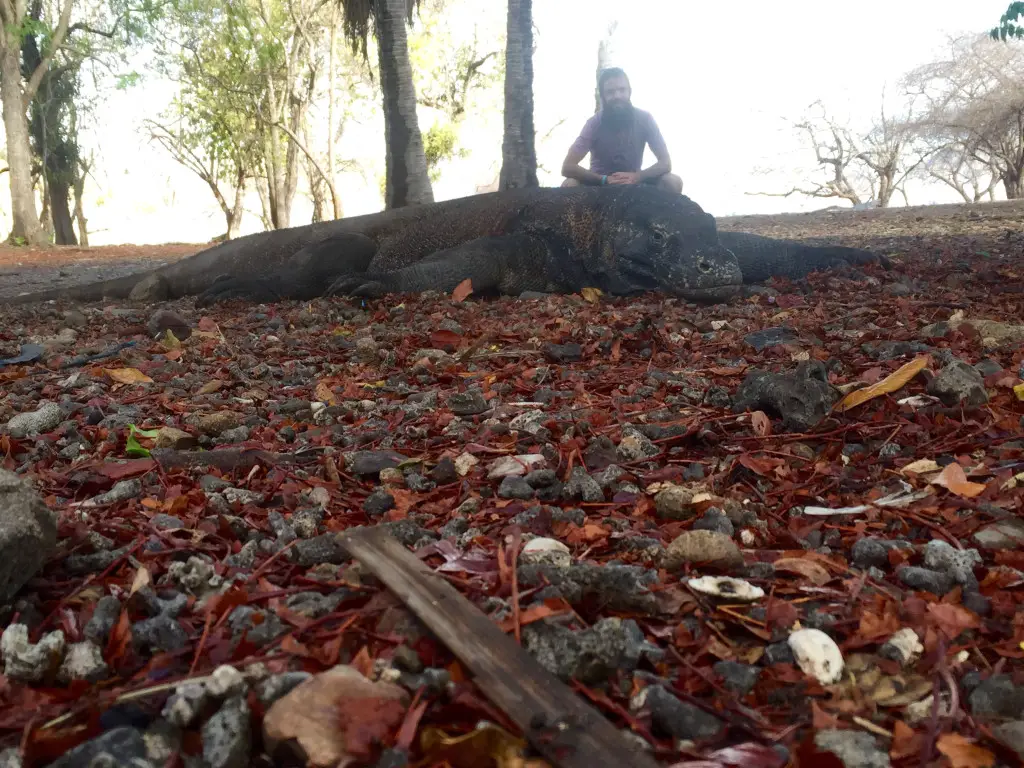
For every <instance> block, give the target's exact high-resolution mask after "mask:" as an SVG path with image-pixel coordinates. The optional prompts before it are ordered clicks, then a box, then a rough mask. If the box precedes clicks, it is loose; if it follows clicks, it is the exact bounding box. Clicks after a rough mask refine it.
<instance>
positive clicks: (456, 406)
mask: <svg viewBox="0 0 1024 768" xmlns="http://www.w3.org/2000/svg"><path fill="white" fill-rule="evenodd" d="M447 404H448V408H449V409H450V410H451V412H452V413H454V414H455V415H456V416H476V415H478V414H481V413H484V412H485V411H489V410H490V409H491V406H490V405H489V404H488V402H487V401H486V400H485V399H484V396H483V395H482V394H480V392H479V391H477V390H473V391H470V392H456V393H455V394H453V395H451V396H450V397H449V398H448V400H447Z"/></svg>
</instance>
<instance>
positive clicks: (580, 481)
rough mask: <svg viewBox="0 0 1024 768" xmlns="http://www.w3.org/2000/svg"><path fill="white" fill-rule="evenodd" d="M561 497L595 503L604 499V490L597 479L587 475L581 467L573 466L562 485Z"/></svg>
mask: <svg viewBox="0 0 1024 768" xmlns="http://www.w3.org/2000/svg"><path fill="white" fill-rule="evenodd" d="M562 498H564V499H566V500H569V501H576V500H580V501H583V502H584V503H587V504H596V503H600V502H602V501H604V491H603V490H601V486H600V485H598V482H597V480H595V479H594V478H592V477H591V476H590V475H588V474H587V471H586V470H585V469H583V467H573V468H572V472H571V473H570V474H569V479H568V480H567V481H566V483H565V485H564V486H563V487H562Z"/></svg>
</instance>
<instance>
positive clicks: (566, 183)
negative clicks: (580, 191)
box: [562, 179, 580, 187]
mask: <svg viewBox="0 0 1024 768" xmlns="http://www.w3.org/2000/svg"><path fill="white" fill-rule="evenodd" d="M579 185H580V183H579V182H578V181H577V180H576V179H562V186H563V187H578V186H579Z"/></svg>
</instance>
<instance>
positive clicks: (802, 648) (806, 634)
mask: <svg viewBox="0 0 1024 768" xmlns="http://www.w3.org/2000/svg"><path fill="white" fill-rule="evenodd" d="M789 647H790V649H792V651H793V656H795V657H796V663H797V665H798V666H799V667H800V669H801V670H802V671H803V673H804V674H805V675H809V676H811V677H813V678H814V679H815V680H817V681H818V682H819V683H821V684H822V685H831V684H832V683H835V682H838V681H839V678H840V677H842V675H843V652H842V651H840V650H839V646H838V645H836V642H835V640H833V639H832V638H831V637H829V636H828V635H826V634H825V633H824V632H822V631H821V630H820V629H798V630H797V631H796V632H794V633H793V634H791V635H790V636H789Z"/></svg>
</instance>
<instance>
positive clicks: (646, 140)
mask: <svg viewBox="0 0 1024 768" xmlns="http://www.w3.org/2000/svg"><path fill="white" fill-rule="evenodd" d="M597 91H598V93H599V94H600V96H601V110H600V111H599V112H598V113H597V114H596V115H594V116H593V117H592V118H590V119H589V120H587V123H586V125H584V126H583V131H582V132H581V133H580V136H579V138H578V139H576V141H575V142H574V143H573V145H572V147H570V149H569V154H568V155H566V156H565V161H564V162H563V163H562V175H563V176H565V181H563V182H562V186H563V187H576V186H579V185H580V184H591V185H601V184H654V185H656V186H658V187H659V188H661V189H664V190H667V191H669V192H675V193H676V194H682V192H683V180H682V179H681V178H679V177H678V176H676V175H675V174H673V173H670V172H669V171H671V170H672V161H671V159H669V156H668V148H667V147H666V146H665V140H664V139H663V138H662V136H661V131H659V130H658V126H657V124H656V123H655V122H654V118H653V117H651V113H650V112H645V111H644V110H642V109H637V108H636V107H634V106H633V103H632V102H631V101H630V100H629V99H630V95H631V93H632V90H631V89H630V87H629V78H627V77H626V73H625V72H623V71H622V70H621V69H619V68H618V67H610V68H609V69H605V70H603V71H602V72H601V75H600V77H598V81H597ZM644 146H650V148H651V152H653V153H654V156H655V157H656V158H657V160H658V162H656V163H655V164H654V165H652V166H651V167H650V168H644V169H643V170H641V169H640V164H641V163H642V162H643V158H644ZM588 152H589V153H590V170H589V171H588V170H587V169H586V168H584V167H583V166H581V165H580V163H581V162H582V161H583V158H584V157H586V155H587V153H588Z"/></svg>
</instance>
